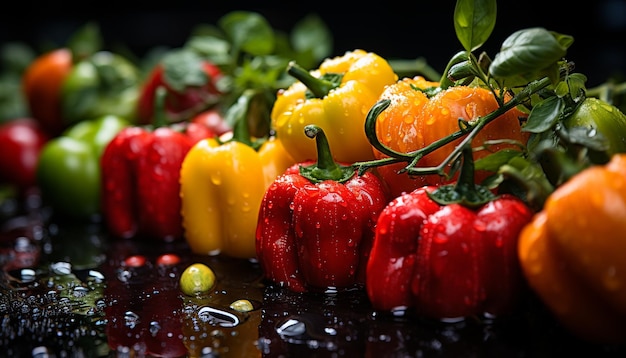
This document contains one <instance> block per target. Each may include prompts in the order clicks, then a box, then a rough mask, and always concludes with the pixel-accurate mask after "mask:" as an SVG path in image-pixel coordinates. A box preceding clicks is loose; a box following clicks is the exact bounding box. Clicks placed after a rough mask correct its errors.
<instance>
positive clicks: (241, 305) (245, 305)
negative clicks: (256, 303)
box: [230, 300, 254, 312]
mask: <svg viewBox="0 0 626 358" xmlns="http://www.w3.org/2000/svg"><path fill="white" fill-rule="evenodd" d="M230 308H232V309H234V310H235V311H239V312H250V311H252V310H253V309H254V307H253V306H252V303H251V302H250V301H248V300H237V301H235V302H233V303H231V304H230Z"/></svg>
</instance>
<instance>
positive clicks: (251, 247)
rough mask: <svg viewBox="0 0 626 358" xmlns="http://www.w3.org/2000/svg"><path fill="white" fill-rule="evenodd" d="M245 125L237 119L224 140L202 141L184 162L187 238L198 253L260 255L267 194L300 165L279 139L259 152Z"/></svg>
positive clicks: (182, 179)
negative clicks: (257, 247)
mask: <svg viewBox="0 0 626 358" xmlns="http://www.w3.org/2000/svg"><path fill="white" fill-rule="evenodd" d="M245 123H246V121H238V124H236V126H235V129H234V130H233V132H227V133H226V134H224V135H223V136H221V137H220V138H208V139H204V140H201V141H199V142H198V143H196V145H194V146H193V147H192V148H191V150H189V153H187V155H186V156H185V159H184V161H183V163H182V166H181V171H180V183H181V189H180V196H181V200H182V215H183V227H184V235H185V240H186V241H187V243H188V244H189V246H190V248H191V250H192V251H193V252H194V253H197V254H201V255H216V254H223V255H226V256H230V257H236V258H254V257H256V250H255V236H254V235H255V230H256V225H257V220H258V214H259V207H260V205H261V200H262V198H263V194H264V193H265V190H266V189H267V187H268V186H269V185H270V184H271V183H272V181H273V180H274V179H276V177H277V176H278V175H280V174H281V173H283V172H284V171H285V170H286V169H287V168H288V167H289V166H291V165H293V164H294V163H295V162H294V160H293V159H292V158H291V156H290V155H289V153H287V151H286V150H285V148H284V147H283V145H282V143H281V142H280V140H278V139H277V138H276V137H269V138H267V140H266V141H264V142H263V143H262V144H261V145H260V147H259V148H255V147H254V146H253V145H252V143H251V142H250V138H249V137H248V136H247V133H248V132H247V129H246V128H245V126H246V124H245ZM246 138H247V140H246Z"/></svg>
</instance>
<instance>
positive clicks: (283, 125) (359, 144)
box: [271, 49, 397, 163]
mask: <svg viewBox="0 0 626 358" xmlns="http://www.w3.org/2000/svg"><path fill="white" fill-rule="evenodd" d="M288 72H289V73H290V74H292V75H293V76H294V77H296V78H297V79H299V81H296V82H295V83H294V84H292V85H291V86H290V87H289V88H287V89H285V90H282V91H279V93H278V95H277V99H276V101H275V103H274V107H273V108H272V113H271V119H272V126H273V128H275V129H276V135H277V137H278V138H280V139H281V141H282V142H283V144H284V145H285V148H286V149H287V150H288V151H289V153H291V155H292V156H293V158H294V159H295V160H296V161H297V162H304V161H307V160H315V159H316V155H317V152H316V149H315V144H314V143H313V142H312V141H310V140H308V139H307V138H306V136H305V135H304V127H305V126H306V125H308V124H314V125H317V126H319V127H321V128H322V129H323V130H324V132H325V133H326V136H327V137H328V142H329V144H330V148H331V150H332V153H333V156H334V157H335V160H337V161H340V162H345V163H353V162H356V161H361V160H370V159H373V156H372V151H371V146H370V145H369V142H368V140H367V137H366V136H365V131H364V128H363V126H364V123H365V116H366V114H367V111H368V110H369V109H370V107H371V106H372V105H373V104H374V103H375V102H376V101H377V99H378V96H379V95H380V94H381V92H382V91H383V89H384V87H385V86H387V85H390V84H392V83H394V82H395V81H396V80H397V75H396V74H395V73H394V71H393V69H392V68H391V66H390V65H389V63H388V62H387V61H386V60H385V59H383V58H382V57H380V56H378V55H376V54H375V53H372V52H366V51H363V50H359V49H357V50H354V51H351V52H347V53H345V54H344V55H343V56H339V57H334V58H328V59H326V60H325V61H323V62H322V64H321V65H320V66H319V68H318V69H317V70H314V71H311V72H310V73H309V72H306V71H304V70H302V69H300V68H298V67H296V66H293V65H292V66H291V67H290V69H289V70H288ZM320 79H321V80H324V81H320ZM311 93H312V96H311V97H309V95H310V94H311Z"/></svg>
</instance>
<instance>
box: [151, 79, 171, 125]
mask: <svg viewBox="0 0 626 358" xmlns="http://www.w3.org/2000/svg"><path fill="white" fill-rule="evenodd" d="M166 96H167V90H166V89H165V87H163V86H159V87H157V89H156V91H155V92H154V116H153V118H152V126H153V127H154V128H155V129H156V128H159V127H164V126H165V125H167V118H166V116H165V97H166Z"/></svg>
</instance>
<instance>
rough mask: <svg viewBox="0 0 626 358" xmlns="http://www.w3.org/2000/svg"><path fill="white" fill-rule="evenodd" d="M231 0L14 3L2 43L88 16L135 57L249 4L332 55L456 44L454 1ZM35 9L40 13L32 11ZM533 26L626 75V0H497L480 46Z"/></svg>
mask: <svg viewBox="0 0 626 358" xmlns="http://www.w3.org/2000/svg"><path fill="white" fill-rule="evenodd" d="M234 3H235V2H233V3H232V4H228V5H229V6H227V4H225V3H224V2H208V1H193V2H192V1H185V0H179V1H176V2H175V3H170V4H168V6H169V7H167V8H163V9H159V8H156V7H154V6H153V5H151V7H150V8H147V9H146V10H145V11H143V12H130V11H129V12H122V11H121V10H124V9H127V7H125V6H124V4H118V3H115V2H105V3H101V4H100V5H97V7H99V8H101V9H100V11H101V12H98V13H87V12H83V13H75V12H71V13H69V12H62V11H59V9H58V8H57V9H56V10H51V11H47V10H44V9H42V8H37V5H31V7H32V8H30V9H20V7H25V6H23V5H20V4H16V7H17V9H14V10H15V11H13V12H11V11H3V12H2V14H1V15H0V43H5V42H8V41H26V42H27V43H29V44H31V45H33V46H40V47H41V46H42V44H46V45H48V46H49V45H50V44H59V45H61V44H63V43H64V41H66V40H67V38H68V37H69V36H70V34H72V33H73V32H74V31H76V29H77V28H79V27H80V26H82V25H84V24H85V23H86V22H87V21H89V20H93V21H96V22H97V23H98V24H99V26H100V30H101V32H102V36H103V39H104V41H105V44H108V45H114V44H124V45H126V46H128V47H129V48H131V49H132V50H133V52H135V53H136V54H137V55H138V56H141V55H142V54H144V53H145V52H146V51H148V50H149V49H151V48H154V47H155V46H167V47H179V46H181V45H183V43H184V42H185V40H186V39H187V38H188V36H189V35H190V33H191V31H192V29H193V28H194V27H195V26H196V25H198V24H201V23H213V24H214V23H216V21H217V19H219V18H220V17H221V16H223V15H225V14H226V13H228V12H230V11H233V10H249V11H256V12H259V13H260V14H262V15H264V16H265V17H266V18H267V19H268V21H269V22H270V24H271V25H272V27H273V28H275V29H277V30H280V31H284V32H289V31H290V30H291V29H292V27H293V26H294V24H295V23H296V22H297V21H299V20H301V19H302V18H303V17H304V16H305V15H307V14H311V13H315V14H317V15H319V16H320V17H321V18H322V20H323V21H324V22H325V23H326V24H327V25H328V27H329V28H330V30H331V32H332V33H333V37H334V47H333V48H334V55H341V54H343V53H344V52H345V51H349V50H353V49H355V48H362V49H364V50H367V51H372V52H376V53H377V54H379V55H381V56H383V57H385V58H389V59H391V58H404V59H411V58H417V57H424V58H426V60H427V61H428V63H429V64H430V65H431V66H432V67H433V68H435V69H436V70H437V71H439V72H442V71H443V69H444V68H445V65H446V63H447V61H448V60H449V59H450V57H451V56H452V55H453V54H455V53H456V52H458V51H460V50H461V49H462V48H461V45H460V43H459V42H458V40H457V38H456V34H455V32H454V23H453V13H454V5H455V1H453V0H439V1H429V2H424V1H413V2H409V3H406V2H402V3H401V2H397V3H396V2H394V1H392V0H388V1H378V2H375V3H374V4H369V5H367V4H366V2H362V3H354V4H352V3H335V4H334V5H329V4H324V3H316V2H313V1H308V2H306V3H303V2H301V3H300V4H301V5H297V6H294V4H295V2H291V3H285V4H286V5H282V6H273V7H272V6H269V5H267V4H268V2H267V1H264V2H263V1H260V2H259V3H262V4H264V6H249V5H245V6H238V7H237V6H233V4H234ZM92 4H94V6H96V5H95V4H96V3H92ZM244 4H245V3H244ZM287 4H291V5H287ZM339 4H341V5H339ZM126 5H127V4H126ZM304 5H306V6H304ZM68 8H69V6H68ZM105 10H113V11H115V10H117V12H116V13H112V12H105ZM33 11H37V12H38V13H39V14H40V15H38V16H37V17H32V14H33ZM534 26H541V27H545V28H547V29H548V30H552V31H556V32H560V33H564V34H568V35H572V36H573V37H574V44H573V45H572V46H571V47H570V49H569V50H568V56H567V57H568V60H570V61H574V62H575V64H576V71H577V72H582V73H584V74H586V75H587V77H588V79H589V80H588V82H587V85H588V87H592V86H595V85H597V84H600V83H603V82H605V81H606V80H608V79H609V78H615V79H617V80H619V81H621V80H622V79H623V78H624V77H626V76H625V75H626V41H625V39H626V37H625V36H626V0H595V1H587V2H586V3H584V4H582V5H581V4H575V3H574V2H569V1H567V2H566V1H550V0H544V1H537V0H527V1H506V2H505V1H500V2H499V3H498V18H497V21H496V27H495V29H494V31H493V33H492V35H491V37H490V38H489V40H488V42H487V43H486V44H485V46H483V50H485V51H487V52H488V53H489V54H490V55H491V56H493V55H495V53H496V52H497V50H498V49H499V47H500V45H501V43H502V41H504V39H505V38H506V37H507V36H509V35H510V34H512V33H513V32H514V31H517V30H520V29H524V28H528V27H534Z"/></svg>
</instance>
